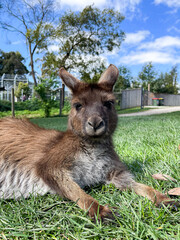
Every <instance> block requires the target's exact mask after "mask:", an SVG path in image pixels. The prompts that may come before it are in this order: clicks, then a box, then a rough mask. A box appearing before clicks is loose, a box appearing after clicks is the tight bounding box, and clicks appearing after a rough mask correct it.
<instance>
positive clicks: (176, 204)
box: [161, 198, 180, 211]
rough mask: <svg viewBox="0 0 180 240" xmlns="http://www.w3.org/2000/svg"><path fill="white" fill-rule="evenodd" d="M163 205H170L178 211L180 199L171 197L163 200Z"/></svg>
mask: <svg viewBox="0 0 180 240" xmlns="http://www.w3.org/2000/svg"><path fill="white" fill-rule="evenodd" d="M161 205H165V206H170V207H171V208H172V209H173V210H175V211H177V210H178V207H180V201H179V200H174V199H170V198H169V199H167V200H165V201H163V202H162V203H161Z"/></svg>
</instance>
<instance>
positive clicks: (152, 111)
mask: <svg viewBox="0 0 180 240" xmlns="http://www.w3.org/2000/svg"><path fill="white" fill-rule="evenodd" d="M147 107H148V108H149V106H147ZM177 111H180V106H177V107H165V106H164V107H158V108H157V107H156V109H153V107H152V109H149V110H147V111H144V112H137V113H125V114H119V117H131V116H148V115H154V114H162V113H171V112H177Z"/></svg>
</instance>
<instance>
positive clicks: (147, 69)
mask: <svg viewBox="0 0 180 240" xmlns="http://www.w3.org/2000/svg"><path fill="white" fill-rule="evenodd" d="M156 76H157V73H156V72H155V70H154V66H153V65H152V62H150V63H147V64H145V65H144V66H143V68H142V71H141V72H140V73H139V79H140V80H141V82H142V86H143V88H144V89H145V90H147V89H148V84H151V88H152V87H153V86H152V85H153V83H154V80H155V79H156Z"/></svg>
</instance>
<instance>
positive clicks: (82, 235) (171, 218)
mask: <svg viewBox="0 0 180 240" xmlns="http://www.w3.org/2000/svg"><path fill="white" fill-rule="evenodd" d="M32 121H33V122H35V123H37V124H39V125H40V126H42V127H46V128H54V129H58V130H63V131H64V130H65V129H66V123H67V118H66V117H63V118H58V117H55V118H47V119H45V118H38V119H32ZM113 139H114V144H115V149H116V151H117V153H118V155H119V156H120V158H121V159H122V161H124V162H125V163H126V164H127V165H128V167H129V169H131V171H132V172H133V173H134V175H135V178H136V180H138V181H139V182H142V183H146V184H148V185H151V186H153V187H154V188H156V189H158V190H159V191H161V192H166V191H167V190H168V189H171V188H174V187H179V182H180V175H179V172H180V151H179V150H178V146H179V144H180V112H176V113H171V114H164V115H153V116H143V117H119V123H118V127H117V131H116V133H115V135H114V138H113ZM157 172H162V173H165V174H168V175H171V176H172V177H174V178H175V179H176V180H177V182H159V181H157V180H154V179H153V178H152V177H151V174H154V173H157ZM86 191H87V193H88V194H90V195H91V196H93V197H94V198H95V199H97V200H98V201H99V202H100V203H101V204H108V205H109V206H112V207H113V206H115V207H117V212H118V213H119V215H120V216H118V217H116V219H115V220H114V221H109V222H106V223H101V222H100V223H98V222H97V223H94V222H92V221H91V219H90V218H89V217H88V216H87V215H86V213H85V212H84V211H82V210H81V209H79V208H78V207H77V205H76V204H75V203H73V202H71V201H69V200H64V199H62V198H61V197H59V196H57V195H46V196H38V197H34V196H31V197H30V198H29V199H26V200H25V199H21V200H19V201H15V200H6V201H5V200H0V239H38V240H39V239H79V240H81V239H135V240H136V239H139V240H140V239H146V240H149V239H150V240H151V239H154V240H161V239H164V240H165V239H166V240H179V239H180V212H179V211H173V210H171V209H169V208H166V207H162V208H157V207H156V206H154V205H153V204H152V203H151V202H150V201H149V200H148V199H144V198H142V197H140V196H137V195H136V194H135V193H134V192H130V191H127V192H120V191H119V190H118V189H116V188H115V187H114V186H104V185H103V186H97V187H95V188H91V189H87V190H86Z"/></svg>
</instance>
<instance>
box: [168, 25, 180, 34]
mask: <svg viewBox="0 0 180 240" xmlns="http://www.w3.org/2000/svg"><path fill="white" fill-rule="evenodd" d="M167 31H168V32H171V31H175V32H177V33H180V29H179V28H177V27H174V26H172V27H170V28H168V30H167Z"/></svg>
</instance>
